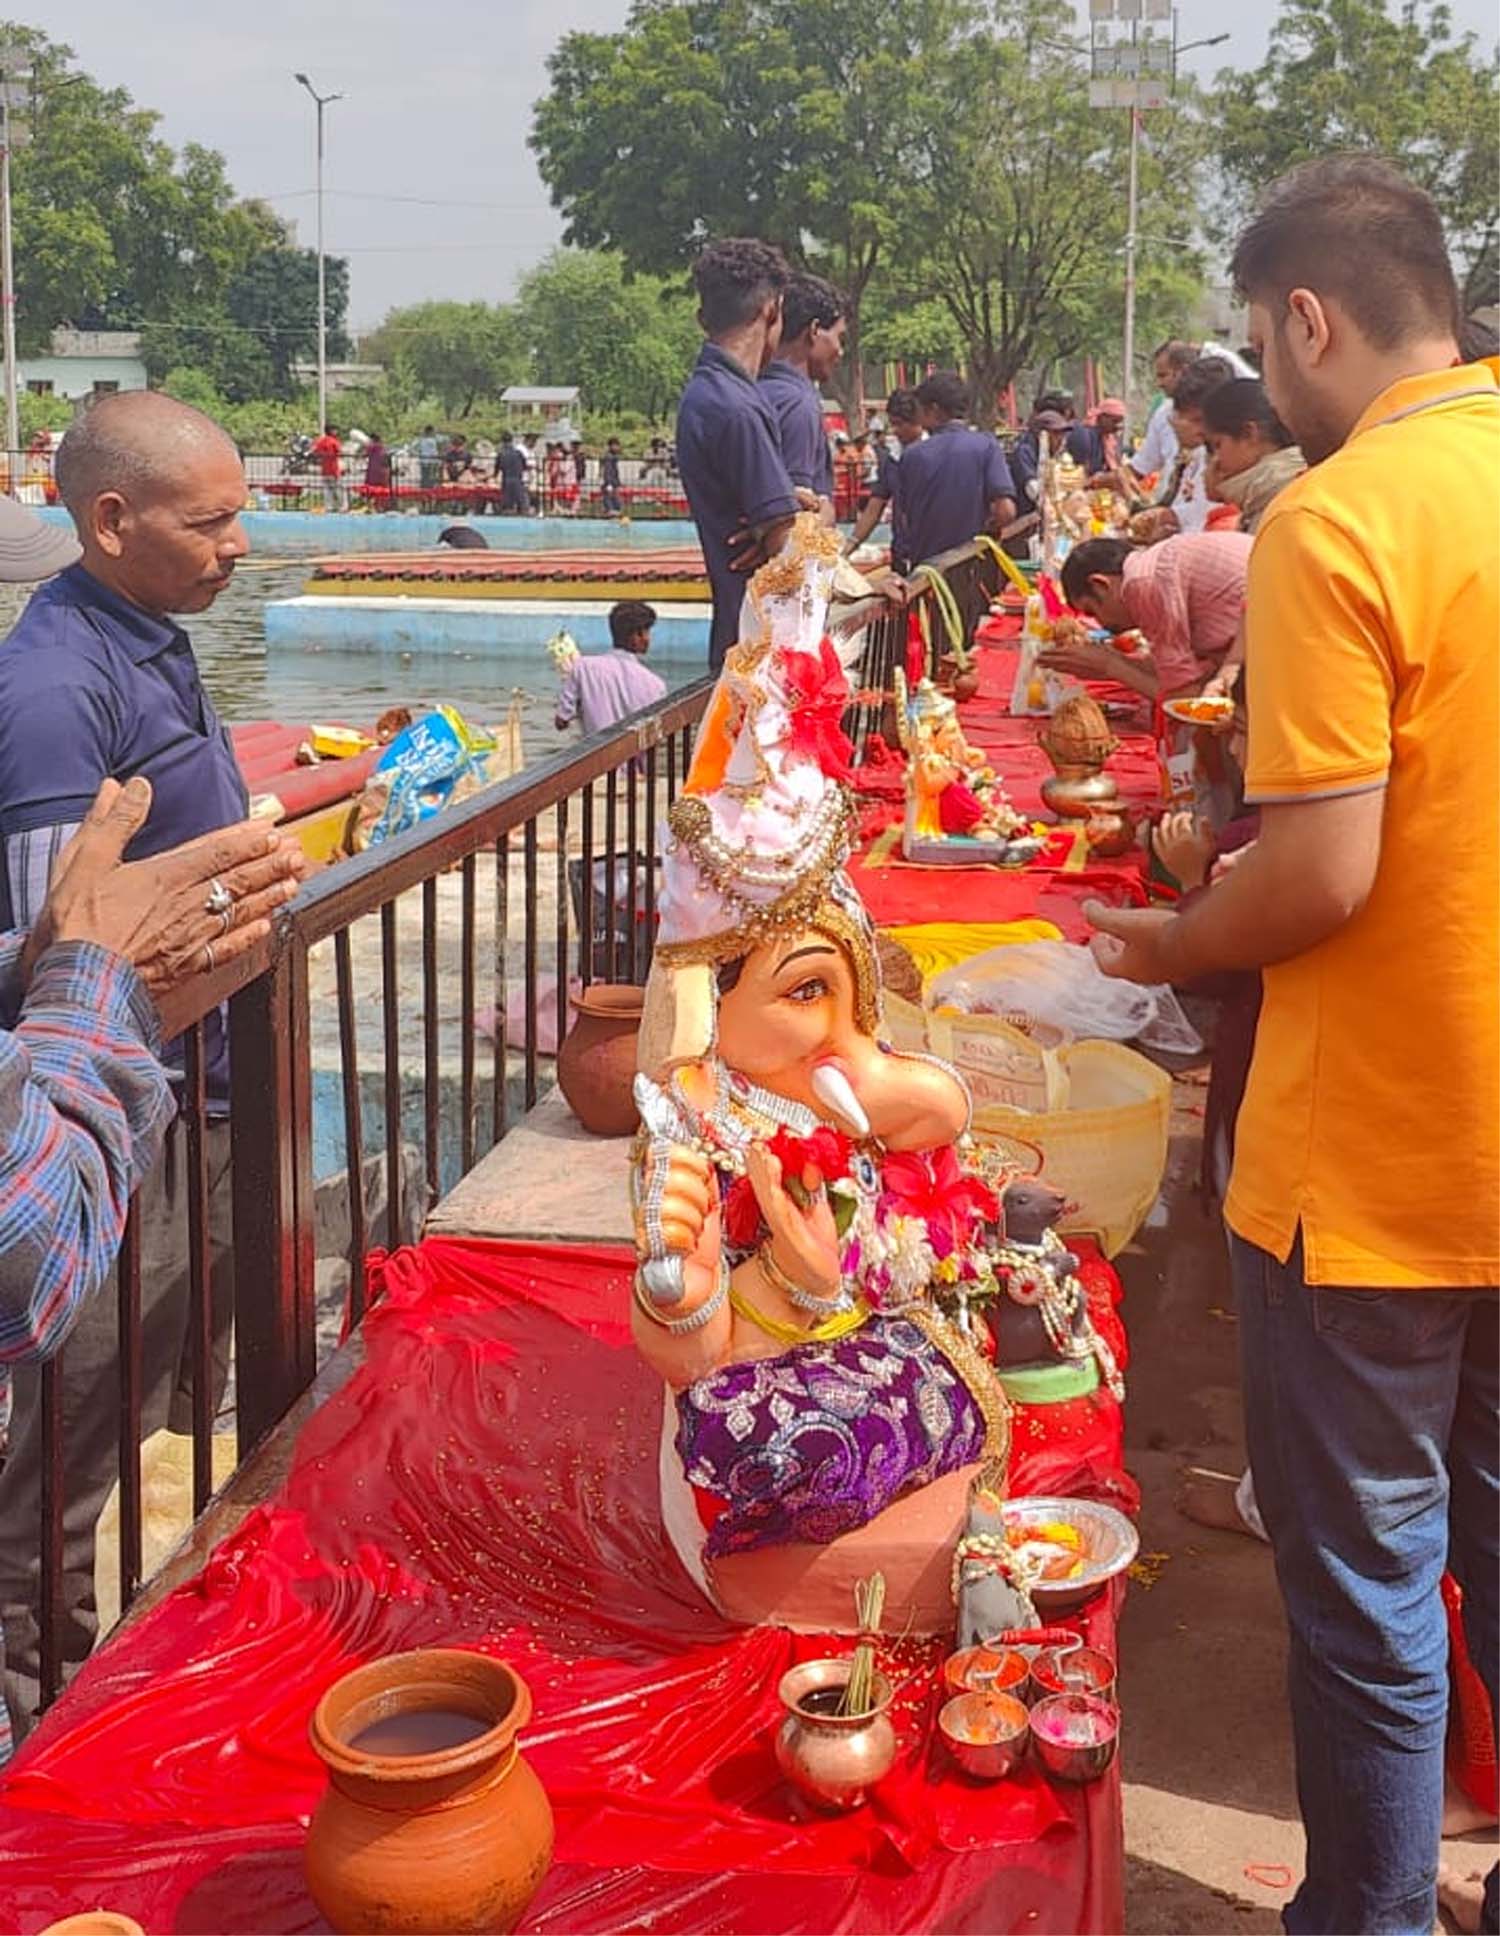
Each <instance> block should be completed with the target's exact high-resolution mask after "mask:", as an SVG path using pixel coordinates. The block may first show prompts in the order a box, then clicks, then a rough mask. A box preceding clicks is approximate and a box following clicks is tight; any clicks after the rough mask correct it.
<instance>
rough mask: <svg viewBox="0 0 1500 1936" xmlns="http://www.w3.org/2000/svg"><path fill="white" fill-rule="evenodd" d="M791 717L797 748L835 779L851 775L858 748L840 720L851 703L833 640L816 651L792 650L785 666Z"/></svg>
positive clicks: (792, 740)
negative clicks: (854, 755)
mask: <svg viewBox="0 0 1500 1936" xmlns="http://www.w3.org/2000/svg"><path fill="white" fill-rule="evenodd" d="M782 684H783V685H784V686H785V688H786V695H787V707H788V711H789V714H790V718H791V735H790V741H791V744H792V746H793V747H795V749H796V750H797V751H798V752H799V753H803V754H805V755H806V756H807V757H808V758H809V759H812V760H816V761H817V763H818V765H819V766H820V767H821V768H822V769H823V771H824V772H825V773H826V774H827V775H828V777H829V779H831V780H847V779H848V778H849V773H850V767H849V762H850V760H851V758H852V757H853V754H854V748H853V746H852V745H851V744H850V743H849V740H848V737H847V736H846V735H845V733H844V730H843V727H842V726H841V725H840V721H841V720H842V719H843V717H844V708H845V706H846V705H848V703H849V682H848V680H847V679H846V678H845V677H844V668H843V667H842V666H841V665H840V664H839V655H838V654H837V652H835V651H834V649H833V642H832V640H830V639H828V638H824V639H822V640H821V641H820V642H819V645H818V649H817V651H816V652H788V653H787V655H786V658H785V660H784V661H783V665H782Z"/></svg>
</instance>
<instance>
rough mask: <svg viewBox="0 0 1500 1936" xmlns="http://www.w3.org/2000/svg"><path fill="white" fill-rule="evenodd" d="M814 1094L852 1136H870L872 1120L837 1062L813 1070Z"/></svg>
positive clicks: (824, 1063) (820, 1064)
mask: <svg viewBox="0 0 1500 1936" xmlns="http://www.w3.org/2000/svg"><path fill="white" fill-rule="evenodd" d="M812 1092H813V1094H814V1095H815V1096H816V1097H817V1099H818V1101H819V1102H820V1103H822V1105H823V1107H824V1108H825V1109H826V1110H827V1111H828V1113H829V1114H830V1115H831V1116H832V1117H833V1118H834V1119H835V1121H837V1122H838V1123H839V1124H841V1126H842V1127H843V1128H844V1129H846V1130H848V1132H849V1133H850V1135H852V1136H868V1135H869V1133H870V1119H869V1117H868V1116H867V1115H866V1114H865V1112H864V1106H863V1105H862V1104H861V1102H860V1100H859V1097H858V1096H856V1095H855V1093H854V1090H853V1088H852V1087H851V1085H850V1082H849V1078H848V1077H847V1076H846V1075H845V1074H844V1072H843V1070H842V1069H841V1068H840V1067H839V1066H838V1064H837V1063H836V1062H820V1063H819V1064H818V1066H817V1067H816V1068H815V1069H814V1070H813V1072H812Z"/></svg>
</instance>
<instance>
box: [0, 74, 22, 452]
mask: <svg viewBox="0 0 1500 1936" xmlns="http://www.w3.org/2000/svg"><path fill="white" fill-rule="evenodd" d="M0 307H3V308H4V311H5V448H6V451H7V453H8V456H7V460H6V466H5V475H6V481H7V488H8V489H11V490H13V489H14V479H13V475H12V473H13V471H14V468H15V461H16V460H15V453H16V452H17V451H18V450H19V449H20V447H21V411H20V403H19V401H18V399H17V396H16V276H15V262H14V259H13V257H12V252H11V225H10V85H9V81H8V79H6V80H0Z"/></svg>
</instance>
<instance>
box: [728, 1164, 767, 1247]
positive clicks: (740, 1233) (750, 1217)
mask: <svg viewBox="0 0 1500 1936" xmlns="http://www.w3.org/2000/svg"><path fill="white" fill-rule="evenodd" d="M760 1231H761V1216H760V1202H759V1199H758V1198H757V1197H756V1194H755V1186H754V1185H753V1184H752V1183H751V1181H750V1179H749V1177H748V1176H737V1177H736V1178H735V1179H734V1181H733V1183H731V1184H730V1186H729V1189H728V1191H727V1192H726V1193H725V1196H724V1235H725V1237H726V1238H727V1239H728V1241H729V1242H730V1243H731V1244H733V1245H734V1247H735V1249H736V1250H753V1249H754V1248H755V1245H756V1243H757V1241H758V1240H759V1237H760Z"/></svg>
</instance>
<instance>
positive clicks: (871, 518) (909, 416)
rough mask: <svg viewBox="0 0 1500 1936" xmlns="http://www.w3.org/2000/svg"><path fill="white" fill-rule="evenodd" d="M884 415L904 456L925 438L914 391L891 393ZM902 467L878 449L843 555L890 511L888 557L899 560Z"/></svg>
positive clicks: (852, 548) (900, 549) (859, 542)
mask: <svg viewBox="0 0 1500 1936" xmlns="http://www.w3.org/2000/svg"><path fill="white" fill-rule="evenodd" d="M885 414H886V416H887V417H889V419H890V424H891V435H892V436H893V437H894V438H895V440H896V442H897V443H898V444H899V445H900V447H901V451H902V452H903V453H904V452H905V451H906V450H907V449H908V448H909V447H910V446H911V445H912V444H919V443H921V441H922V439H923V438H924V437H925V436H926V434H927V433H926V431H925V430H924V429H923V428H922V406H921V404H920V403H919V402H918V401H917V393H916V391H915V390H908V389H905V388H902V389H898V390H892V392H891V394H890V395H889V396H888V397H887V398H886V400H885ZM900 463H901V458H900V456H892V454H891V453H890V451H889V450H887V449H886V448H885V447H884V445H883V444H882V446H881V451H880V462H879V466H878V467H877V469H876V472H875V482H874V484H873V485H872V486H871V488H870V495H869V498H868V500H867V501H866V502H865V503H864V504H863V505H862V506H861V507H860V513H859V516H858V517H857V518H856V519H855V520H854V529H853V530H852V531H851V532H850V533H849V538H848V541H847V543H846V544H845V546H844V549H845V551H858V549H859V547H860V546H861V545H862V544H864V543H865V541H866V540H867V539H868V537H869V536H870V533H871V532H872V531H873V530H874V529H875V527H876V525H877V524H879V522H880V520H881V519H882V518H883V517H884V516H885V514H886V509H887V507H889V509H890V513H891V555H892V557H900V556H902V555H903V553H904V546H903V544H902V541H901V530H900V527H899V525H898V523H897V519H896V507H895V496H896V471H897V469H898V468H899V466H900Z"/></svg>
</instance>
